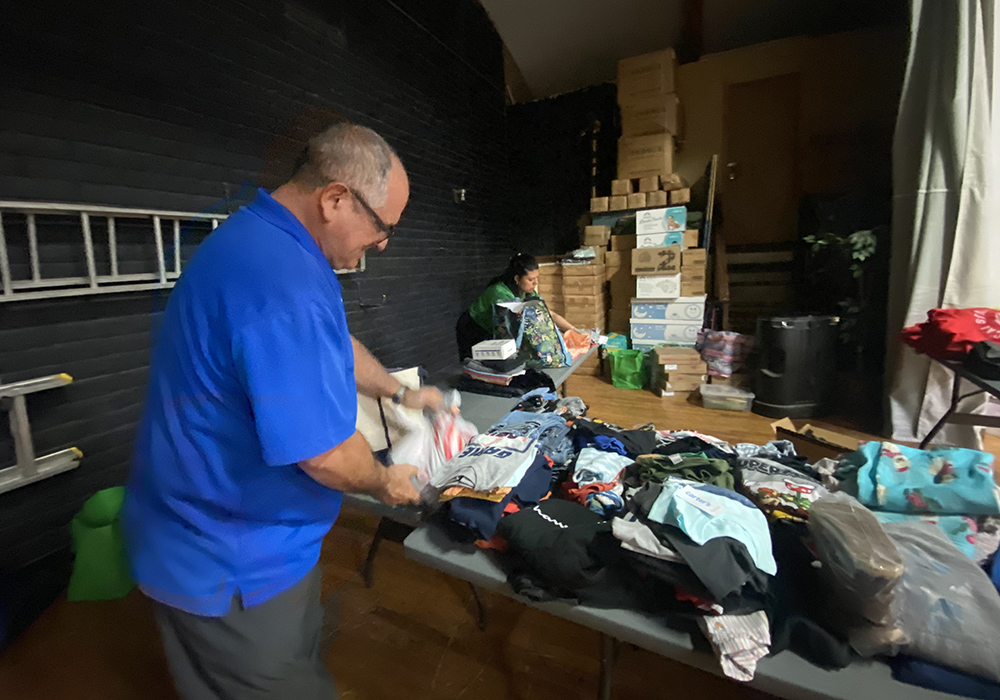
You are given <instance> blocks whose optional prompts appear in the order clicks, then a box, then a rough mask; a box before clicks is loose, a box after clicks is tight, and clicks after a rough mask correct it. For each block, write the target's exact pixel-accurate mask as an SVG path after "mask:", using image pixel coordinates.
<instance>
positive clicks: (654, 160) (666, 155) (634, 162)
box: [618, 134, 674, 178]
mask: <svg viewBox="0 0 1000 700" xmlns="http://www.w3.org/2000/svg"><path fill="white" fill-rule="evenodd" d="M673 169H674V137H673V136H672V135H670V134H650V135H648V136H623V137H622V138H620V139H618V177H619V178H642V177H649V176H652V175H667V174H669V173H671V172H673Z"/></svg>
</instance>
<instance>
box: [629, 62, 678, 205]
mask: <svg viewBox="0 0 1000 700" xmlns="http://www.w3.org/2000/svg"><path fill="white" fill-rule="evenodd" d="M676 64H677V59H676V56H675V55H674V50H673V49H666V50H663V51H655V52H653V53H648V54H644V55H642V56H634V57H632V58H626V59H623V60H621V61H619V62H618V105H619V107H621V112H622V137H621V139H620V140H619V141H618V177H619V179H623V180H624V179H632V178H653V177H656V178H659V177H665V176H668V175H670V174H671V173H673V171H674V167H673V162H674V134H675V133H677V109H678V100H677V95H676V94H675V93H674V71H675V68H676ZM659 189H660V188H659V187H658V186H657V187H649V188H646V187H640V188H639V190H638V192H637V194H640V193H645V192H650V191H657V190H659ZM624 194H626V195H628V194H631V193H630V192H626V193H624Z"/></svg>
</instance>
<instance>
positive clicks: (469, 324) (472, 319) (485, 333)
mask: <svg viewBox="0 0 1000 700" xmlns="http://www.w3.org/2000/svg"><path fill="white" fill-rule="evenodd" d="M537 287H538V261H537V260H535V258H534V257H533V256H531V255H528V254H526V253H517V254H515V255H514V257H512V258H511V259H510V262H509V263H507V269H506V270H504V271H503V274H501V275H500V276H499V277H494V278H493V279H492V280H490V283H489V286H487V287H486V289H485V290H484V291H483V293H482V294H480V295H479V298H478V299H476V300H475V301H474V302H472V305H471V306H469V309H468V311H463V312H462V315H461V316H459V317H458V325H457V326H456V328H455V335H456V336H457V338H458V355H459V359H462V360H464V359H465V358H467V357H472V346H473V345H475V344H476V343H479V342H482V341H484V340H489V339H491V338H492V337H493V306H494V305H495V304H496V303H497V302H503V301H515V300H519V299H527V298H538V294H537V293H536V292H535V289H536V288H537ZM549 313H550V314H551V315H552V320H553V321H555V324H556V327H557V328H558V329H559V330H560V332H563V333H565V332H566V331H568V330H570V329H572V328H573V324H572V323H570V322H569V321H567V320H566V319H565V318H563V317H562V316H560V315H559V314H557V313H554V312H553V311H552V310H551V309H549Z"/></svg>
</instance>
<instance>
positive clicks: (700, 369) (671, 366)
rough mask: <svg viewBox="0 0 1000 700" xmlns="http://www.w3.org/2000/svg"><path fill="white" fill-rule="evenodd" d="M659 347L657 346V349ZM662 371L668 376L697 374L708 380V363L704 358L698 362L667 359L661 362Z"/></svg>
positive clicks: (703, 379) (703, 380)
mask: <svg viewBox="0 0 1000 700" xmlns="http://www.w3.org/2000/svg"><path fill="white" fill-rule="evenodd" d="M659 349H660V348H657V350H659ZM660 371H661V372H663V373H664V374H665V375H667V376H672V375H696V376H698V377H701V378H702V382H703V383H704V382H707V381H708V364H707V363H706V362H705V361H704V360H699V361H697V362H673V361H671V360H667V361H666V362H661V363H660Z"/></svg>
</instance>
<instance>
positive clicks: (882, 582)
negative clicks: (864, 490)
mask: <svg viewBox="0 0 1000 700" xmlns="http://www.w3.org/2000/svg"><path fill="white" fill-rule="evenodd" d="M808 525H809V532H810V533H811V534H812V536H813V540H814V542H815V546H816V552H817V555H818V556H819V559H820V561H821V562H822V563H823V575H824V578H825V579H826V580H827V582H828V584H829V586H830V592H831V594H832V595H833V596H834V597H835V599H836V601H837V609H838V611H842V612H845V613H847V614H848V615H847V616H844V617H842V618H841V623H842V626H846V627H854V626H860V625H866V623H867V624H874V625H881V626H889V625H891V623H892V613H891V611H890V606H891V604H892V600H893V589H894V588H895V587H896V584H897V583H898V582H899V579H900V577H901V576H902V575H903V560H902V558H901V557H900V555H899V552H897V551H896V546H895V545H894V544H893V543H892V540H891V539H889V536H888V535H887V534H886V533H885V530H884V529H883V527H882V524H881V523H879V521H878V519H877V518H876V517H875V514H874V513H872V512H871V511H870V510H868V508H866V507H865V506H863V505H861V503H859V502H858V501H857V500H856V499H854V498H853V497H851V496H849V495H848V494H846V493H842V492H838V493H833V494H830V495H829V496H826V497H824V498H821V499H819V500H818V501H815V502H814V503H813V504H812V507H811V510H810V516H809V520H808Z"/></svg>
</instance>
